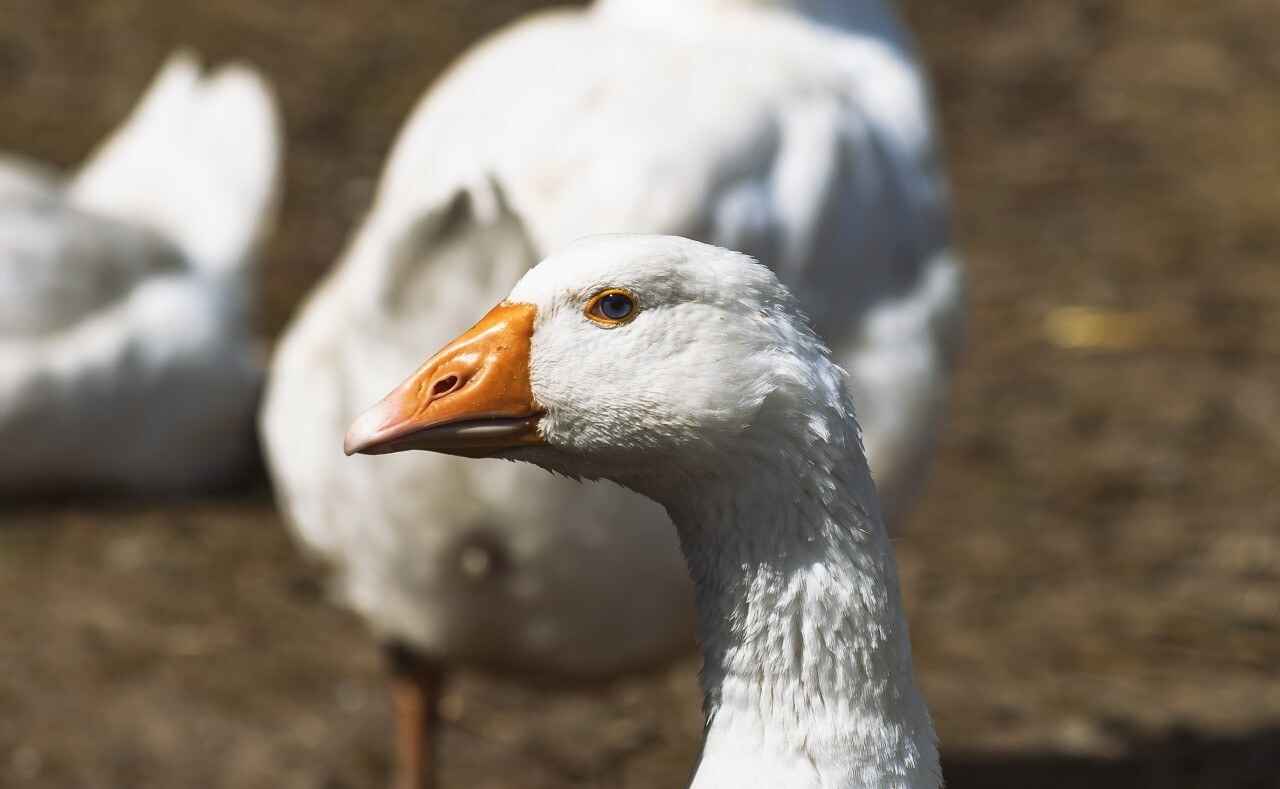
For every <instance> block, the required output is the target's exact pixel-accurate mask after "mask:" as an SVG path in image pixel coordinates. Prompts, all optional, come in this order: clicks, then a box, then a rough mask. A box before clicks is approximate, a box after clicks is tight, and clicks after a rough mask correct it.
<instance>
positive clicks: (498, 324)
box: [343, 302, 543, 457]
mask: <svg viewBox="0 0 1280 789" xmlns="http://www.w3.org/2000/svg"><path fill="white" fill-rule="evenodd" d="M536 314H537V310H536V309H535V308H534V306H533V305H532V304H511V303H508V302H503V303H501V304H499V305H498V306H496V307H494V308H493V309H492V310H490V311H489V314H488V315H485V316H484V317H483V318H481V319H480V322H479V323H477V324H476V325H475V326H473V327H471V329H470V330H469V331H467V332H466V333H465V334H463V335H462V336H461V337H459V338H458V339H456V340H454V341H453V342H451V343H449V344H448V345H447V346H445V348H444V349H443V350H441V351H440V352H439V353H437V354H436V355H435V356H433V357H431V359H429V360H428V361H427V363H426V364H424V365H422V366H421V367H419V368H418V371H417V372H415V373H414V374H413V375H411V376H409V379H408V380H406V381H405V382H404V383H402V384H400V386H398V387H396V388H395V390H393V391H392V392H391V394H389V395H387V396H386V397H384V398H382V400H381V401H380V402H378V403H377V404H376V405H374V406H373V407H372V408H370V409H369V410H368V411H365V412H364V413H363V414H361V415H360V417H359V418H357V419H356V421H355V422H353V423H352V424H351V427H350V429H348V430H347V438H346V441H345V442H344V445H343V448H344V449H345V450H346V453H347V454H348V455H354V454H356V453H357V452H358V453H360V454H364V455H381V454H385V453H388V452H402V451H404V450H407V449H428V450H431V451H433V452H443V453H445V454H449V455H463V456H466V457H486V456H489V455H493V454H495V453H497V452H499V451H501V450H504V449H512V448H515V447H521V446H529V445H533V444H541V443H543V441H542V437H541V436H539V435H538V419H539V417H541V416H542V408H541V407H540V406H539V405H538V403H537V402H536V401H535V400H534V399H533V391H532V389H531V388H530V385H529V346H530V340H531V338H532V336H533V319H534V316H535V315H536Z"/></svg>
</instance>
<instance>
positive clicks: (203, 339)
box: [0, 54, 281, 494]
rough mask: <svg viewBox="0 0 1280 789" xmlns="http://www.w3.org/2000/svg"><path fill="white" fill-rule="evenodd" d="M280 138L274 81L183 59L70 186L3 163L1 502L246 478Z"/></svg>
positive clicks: (172, 63) (31, 168)
mask: <svg viewBox="0 0 1280 789" xmlns="http://www.w3.org/2000/svg"><path fill="white" fill-rule="evenodd" d="M280 145H281V143H280V132H279V124H278V121H277V117H276V111H275V105H274V102H273V100H272V97H271V93H270V91H269V89H268V88H267V86H266V84H265V83H264V82H263V80H262V78H261V77H259V76H258V75H257V74H256V73H255V72H253V71H251V70H249V69H247V68H245V67H241V66H231V67H226V68H223V69H221V70H219V71H217V72H215V73H213V74H211V75H208V76H202V75H201V74H200V68H199V65H198V64H197V62H196V61H195V59H194V57H193V56H191V55H189V54H178V55H175V56H173V57H172V58H170V60H169V61H168V62H167V63H166V64H165V66H164V68H163V69H162V70H161V72H160V74H159V75H158V76H157V77H156V78H155V80H154V81H153V83H152V84H151V86H150V88H149V89H148V90H147V92H146V95H145V96H144V97H143V99H142V100H141V101H140V102H139V104H138V106H137V107H136V108H135V109H134V110H133V113H132V114H131V116H130V117H129V119H128V120H127V121H125V123H124V124H123V125H122V126H121V127H120V128H119V129H117V130H116V131H115V133H114V134H113V135H112V136H111V137H109V138H108V139H107V140H106V142H104V143H103V144H102V145H101V146H100V147H99V148H98V150H97V151H96V152H95V153H94V154H93V156H91V157H90V159H89V160H88V162H87V163H86V164H85V165H84V166H83V167H82V168H81V169H80V170H79V171H77V172H76V173H74V174H72V175H71V176H70V177H69V178H67V179H66V180H62V179H59V178H57V177H55V176H53V175H51V174H50V173H48V172H45V171H43V170H41V169H40V168H39V167H38V166H37V165H32V164H29V163H26V162H23V161H21V160H16V159H0V492H8V493H19V494H23V493H30V492H33V491H39V490H49V489H55V488H56V489H63V488H69V487H93V488H117V489H132V490H146V491H176V490H190V489H193V488H204V487H209V486H213V485H220V484H224V483H226V482H228V481H230V480H231V479H232V478H234V477H235V476H237V475H239V474H243V473H244V470H245V467H246V465H248V464H251V463H252V459H253V453H254V452H255V446H256V444H255V441H254V437H253V430H252V425H253V413H254V409H255V406H256V403H257V397H258V391H259V388H260V386H261V374H260V372H259V369H258V365H257V364H256V362H255V359H254V355H253V353H252V349H251V339H252V338H251V325H250V323H251V321H250V315H249V299H250V296H251V294H250V283H249V276H250V272H249V270H248V269H249V263H250V260H251V257H252V254H251V253H252V252H253V248H254V246H255V242H256V241H257V239H258V237H259V235H260V234H261V233H262V231H263V229H264V226H265V224H266V223H267V221H268V219H269V218H270V216H271V214H272V208H273V206H274V203H275V198H276V191H277V186H278V175H279V158H280Z"/></svg>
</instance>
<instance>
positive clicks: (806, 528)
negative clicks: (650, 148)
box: [346, 235, 941, 789]
mask: <svg viewBox="0 0 1280 789" xmlns="http://www.w3.org/2000/svg"><path fill="white" fill-rule="evenodd" d="M409 449H427V450H433V451H435V452H441V453H447V454H452V455H462V456H465V457H498V458H506V459H509V460H524V461H529V462H531V463H534V464H536V465H539V466H542V467H544V468H546V469H549V470H551V471H555V472H558V473H560V474H563V475H566V476H569V477H575V478H590V479H599V478H603V479H610V480H613V481H614V482H617V483H619V484H621V485H624V486H626V487H628V488H630V489H631V490H634V491H636V492H638V493H641V494H643V495H645V496H647V497H649V498H652V499H653V500H654V501H657V502H658V503H660V504H661V505H662V506H663V507H665V508H666V511H667V513H668V514H669V515H670V516H671V520H672V521H673V522H674V523H675V526H676V531H677V533H678V534H679V537H680V543H681V546H682V547H683V549H684V554H685V557H686V558H687V561H688V566H689V572H690V574H691V576H692V578H693V582H694V586H695V600H696V606H697V610H698V618H699V623H700V626H699V631H698V641H699V643H700V645H701V647H702V649H703V652H704V654H705V658H706V663H705V667H704V669H703V672H702V682H703V686H704V690H705V693H706V701H705V705H704V708H705V714H706V719H707V725H706V733H705V736H704V741H703V747H702V753H701V756H700V758H699V762H698V766H697V768H696V770H695V773H694V776H693V778H692V782H691V786H692V787H693V789H730V788H732V789H751V788H752V787H759V788H761V789H764V788H765V787H768V788H769V789H777V787H788V789H805V788H806V787H811V788H812V789H818V787H822V788H823V789H838V788H840V787H848V788H849V789H853V788H854V787H857V788H858V789H865V788H866V787H884V789H888V788H889V787H896V788H897V789H924V788H925V787H933V788H935V789H936V787H938V786H939V785H940V784H941V773H940V768H939V765H938V756H937V747H936V741H935V736H934V732H933V727H932V725H931V723H930V721H929V715H928V711H927V710H926V708H925V704H924V700H923V698H922V697H921V694H920V691H919V689H918V688H917V686H916V682H915V677H914V669H913V667H912V663H911V646H910V642H909V639H908V635H907V622H906V618H905V616H904V614H903V609H902V601H901V597H900V595H899V591H898V580H897V575H896V570H895V567H894V560H893V553H892V550H891V548H890V544H889V539H888V535H887V534H886V532H885V528H884V526H883V524H882V522H881V518H880V511H879V506H878V503H877V500H876V493H875V488H874V486H873V485H872V481H871V475H870V473H869V471H868V467H867V463H866V460H865V459H864V457H863V453H862V447H861V440H860V436H859V428H858V424H857V422H856V420H855V419H854V409H853V404H852V401H851V400H850V398H849V395H848V393H847V391H846V389H845V381H844V375H843V374H842V372H841V370H840V368H838V367H837V366H836V365H835V364H834V363H833V362H832V361H831V358H830V355H829V353H828V351H827V349H826V348H825V347H824V346H823V345H822V342H821V340H819V339H818V337H817V335H816V334H814V332H813V331H812V330H811V329H810V328H809V327H808V324H807V322H806V319H805V317H804V315H803V314H801V312H800V309H799V307H798V306H797V304H796V302H795V301H794V300H793V299H792V297H791V295H790V294H789V293H788V291H787V290H786V289H785V288H784V287H783V286H782V285H781V284H780V283H779V282H778V280H777V278H776V277H774V276H773V274H772V273H770V272H769V270H768V269H766V268H765V267H763V266H761V265H758V264H756V263H754V262H753V261H752V260H751V259H750V258H747V257H746V256H743V255H740V254H737V253H733V252H729V251H727V250H724V249H718V248H715V247H710V246H707V245H704V244H700V243H697V242H693V241H688V240H686V239H682V238H672V237H659V236H637V235H611V236H595V237H588V238H585V239H582V240H579V241H577V242H575V243H573V244H571V245H569V246H568V247H567V248H566V249H564V250H563V251H561V252H559V253H557V254H555V255H553V256H552V257H550V258H548V259H547V260H545V261H543V262H542V263H541V264H540V265H538V266H537V267H536V268H534V269H533V270H531V271H530V272H529V273H528V274H526V275H525V276H524V278H523V279H521V280H520V282H519V283H518V284H517V285H516V286H515V288H514V289H513V290H512V291H511V293H510V295H509V296H508V297H507V298H506V299H505V300H504V301H502V302H501V303H500V304H499V305H498V306H496V307H494V308H493V310H492V311H490V312H489V314H488V315H486V316H485V317H484V318H483V319H481V321H480V322H479V323H478V324H476V325H475V326H474V327H473V328H472V329H471V330H470V331H467V332H466V333H464V334H463V335H462V336H460V337H459V338H458V339H457V340H455V341H454V342H452V343H451V344H449V345H448V346H446V347H445V348H444V349H443V350H442V351H440V352H439V353H437V354H436V355H435V356H434V357H432V358H431V359H430V360H429V361H427V362H426V363H425V364H424V365H422V367H420V368H419V369H418V371H417V372H416V373H414V374H413V375H412V376H410V378H409V379H408V380H406V381H405V382H404V383H403V384H401V385H400V386H399V387H398V388H396V389H395V390H394V391H392V392H391V394H389V395H387V396H386V398H385V399H383V400H382V401H381V402H379V403H378V404H377V405H375V406H374V407H372V408H371V409H369V410H368V411H367V412H366V413H365V414H363V415H362V416H360V417H359V418H358V419H357V420H356V421H355V423H354V424H352V426H351V429H350V431H349V432H348V434H347V437H346V451H347V453H348V454H351V453H356V452H361V453H366V454H379V453H386V452H399V451H402V450H409ZM492 465H493V464H492V463H489V464H484V465H483V466H482V465H477V468H482V469H484V468H485V466H492ZM604 515H605V518H606V520H607V519H608V513H605V514H604ZM635 593H636V594H640V595H642V594H644V593H645V590H644V589H643V588H642V587H641V588H637V589H636V590H635Z"/></svg>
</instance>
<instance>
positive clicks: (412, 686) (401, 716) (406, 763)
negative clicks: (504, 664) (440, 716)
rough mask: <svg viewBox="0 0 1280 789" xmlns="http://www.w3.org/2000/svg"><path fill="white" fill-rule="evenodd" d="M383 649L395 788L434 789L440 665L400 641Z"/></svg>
mask: <svg viewBox="0 0 1280 789" xmlns="http://www.w3.org/2000/svg"><path fill="white" fill-rule="evenodd" d="M384 652H385V654H386V658H387V665H388V669H389V670H390V673H391V693H392V701H393V703H394V705H395V715H396V778H395V784H394V786H395V789H434V787H435V785H436V780H435V778H436V765H435V736H436V699H437V697H438V695H439V693H440V667H439V666H438V665H436V664H435V663H433V662H431V661H430V660H428V659H426V658H424V657H423V656H422V655H419V654H417V653H415V652H414V651H413V650H412V649H410V648H409V647H406V646H404V645H403V644H389V645H387V646H386V647H384Z"/></svg>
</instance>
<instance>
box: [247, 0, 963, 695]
mask: <svg viewBox="0 0 1280 789" xmlns="http://www.w3.org/2000/svg"><path fill="white" fill-rule="evenodd" d="M617 231H627V232H646V233H666V234H679V235H684V236H689V237H695V238H698V239H701V240H704V241H709V242H712V243H716V244H720V245H723V246H727V247H732V248H735V249H740V250H742V251H744V252H746V253H749V254H752V255H754V256H755V257H757V258H759V259H760V260H762V261H764V262H766V263H767V264H768V265H770V266H771V267H772V268H774V269H775V270H776V271H777V272H778V273H779V275H780V276H781V277H782V279H783V281H784V282H786V283H787V284H788V285H789V286H790V287H792V288H793V289H794V290H795V291H796V293H797V295H798V296H799V297H800V298H801V301H802V303H805V304H806V307H807V308H808V309H809V310H810V313H811V315H812V316H813V318H814V320H815V323H816V325H817V326H818V327H819V329H820V331H821V332H822V333H823V336H824V337H825V338H826V339H827V340H828V341H829V342H830V343H831V344H832V346H833V347H834V348H835V349H836V351H837V354H836V355H837V361H838V362H839V363H840V364H841V365H843V366H844V367H845V368H846V369H849V370H850V371H851V372H852V373H853V374H854V379H855V380H856V381H857V382H858V383H857V387H856V391H855V395H856V396H857V397H858V398H859V400H860V403H859V405H860V408H861V409H863V410H864V411H865V412H866V424H867V425H868V428H867V434H866V439H867V444H868V449H869V452H870V455H871V457H872V464H873V468H874V469H875V470H876V471H877V473H878V474H879V477H878V483H879V484H880V486H881V488H882V494H883V498H884V500H885V501H886V502H888V503H889V506H890V508H891V511H892V512H893V513H895V514H897V513H901V512H902V511H903V510H904V509H905V505H906V504H907V502H908V501H909V500H910V498H911V495H912V494H913V493H914V490H915V487H916V485H917V484H918V481H919V480H920V478H921V477H922V476H923V467H924V466H925V465H926V463H927V458H928V456H929V453H930V451H931V449H932V447H933V444H934V441H935V439H936V434H937V429H938V426H939V423H940V420H941V414H942V406H943V402H944V398H945V390H946V382H947V377H948V373H949V369H950V366H951V361H952V359H953V356H954V351H955V346H956V344H957V338H958V336H959V330H958V324H959V316H960V311H961V310H960V300H961V290H962V288H961V285H960V271H959V264H958V261H957V259H956V257H955V255H954V254H953V251H952V247H951V238H950V231H949V228H948V218H947V200H946V193H945V184H944V182H943V178H942V175H941V173H940V171H939V165H938V161H937V151H936V148H935V142H934V134H933V128H932V118H931V114H930V107H929V96H928V91H927V88H926V85H925V82H924V78H923V76H922V74H921V71H920V67H919V65H918V63H917V61H916V59H915V56H914V54H913V52H912V50H911V46H910V43H909V41H908V40H907V36H906V34H905V32H904V31H903V28H902V26H901V25H900V23H899V22H898V20H897V17H896V15H895V14H894V13H893V11H892V9H890V8H888V7H887V6H885V5H884V4H882V3H881V2H879V0H844V1H843V2H810V3H784V2H747V1H746V0H742V1H740V2H734V1H732V0H720V1H719V2H716V1H715V0H687V2H683V1H682V2H670V1H667V0H602V2H599V3H597V4H596V5H595V6H593V7H591V8H589V9H586V10H562V11H552V12H546V13H541V14H537V15H533V16H530V17H528V18H526V19H524V20H522V21H520V22H518V23H516V24H515V25H513V26H511V27H509V28H507V29H506V30H504V31H502V32H499V33H497V34H496V35H494V36H492V37H490V38H489V39H487V40H486V41H484V42H482V43H480V44H479V45H477V46H476V47H475V48H473V50H472V51H471V52H469V53H467V54H466V55H465V56H464V57H463V58H461V60H460V61H459V62H458V63H457V64H455V65H454V66H453V67H452V68H451V69H450V71H449V72H448V73H447V74H446V75H445V76H444V77H442V78H441V80H440V81H439V82H438V83H437V84H436V85H435V86H434V87H433V88H432V89H431V90H430V91H429V92H428V93H427V95H426V96H425V97H424V99H423V100H422V102H421V103H420V104H419V106H418V107H417V108H416V110H415V111H414V112H413V113H412V115H411V117H410V118H409V120H408V121H407V123H406V124H405V126H404V128H403V130H402V131H401V133H400V136H399V139H398V141H397V143H396V145H395V146H394V149H393V150H392V152H391V154H390V156H389V158H388V162H387V165H386V168H385V170H384V172H383V175H382V178H381V181H380V184H379V188H378V191H377V195H376V198H375V201H374V204H373V206H372V208H371V210H370V212H369V214H368V216H367V218H366V219H365V221H364V223H363V225H362V226H361V228H360V229H359V231H358V232H357V233H356V234H355V236H354V237H353V239H352V240H351V243H350V245H349V247H348V248H347V250H346V252H345V253H344V255H343V257H342V259H341V260H340V261H339V263H338V264H337V266H336V267H335V269H334V270H333V272H331V274H330V275H329V276H328V277H327V278H326V280H325V281H324V282H323V283H322V284H321V285H320V286H319V287H318V288H317V289H316V291H315V293H314V294H312V296H311V298H310V299H309V300H308V302H307V303H306V304H305V306H304V307H303V309H302V310H301V311H300V313H299V315H298V316H297V318H296V319H295V320H294V322H293V323H292V325H291V326H290V327H289V328H288V329H287V330H286V333H285V335H284V337H283V338H282V340H281V343H280V345H279V347H278V351H277V354H276V357H275V360H274V362H273V368H272V373H271V377H270V380H269V383H268V389H267V395H266V401H265V406H264V410H263V415H262V431H263V435H264V440H265V443H266V447H267V450H268V457H269V461H270V466H271V470H272V474H273V477H274V479H275V482H276V486H277V491H278V494H279V497H280V500H281V504H282V507H283V509H284V511H285V513H286V515H287V516H288V517H287V519H288V520H289V521H290V523H291V525H292V528H293V529H294V531H295V533H296V535H297V536H298V538H299V540H300V541H301V542H302V543H303V544H304V545H305V546H307V547H308V548H309V549H311V550H312V551H314V552H316V553H318V554H319V555H320V556H322V557H324V558H325V559H327V560H328V561H329V562H330V563H331V564H332V565H333V566H334V567H335V569H336V570H337V574H336V578H337V583H338V586H339V589H340V593H341V596H342V597H343V598H344V599H345V600H346V602H347V603H348V604H349V605H351V606H352V607H353V608H354V609H355V610H356V611H358V612H359V613H360V614H361V615H362V616H363V617H364V618H365V619H366V621H367V622H368V623H369V624H370V626H371V628H372V629H373V630H374V632H375V633H376V634H377V635H378V637H379V638H380V639H382V640H383V641H386V642H392V643H398V644H402V645H405V646H407V647H408V648H409V649H410V650H411V651H413V652H415V653H417V654H418V655H419V656H421V657H423V658H424V659H425V660H427V661H428V662H431V663H435V664H447V663H470V664H473V665H476V664H478V665H482V666H490V667H495V666H496V667H500V668H511V669H519V670H521V671H526V672H538V673H552V674H561V675H571V676H575V677H590V676H604V675H610V674H613V673H616V672H619V671H622V670H626V669H629V668H631V667H635V666H642V665H645V664H649V663H653V662H654V661H657V660H660V659H663V658H666V657H669V656H671V655H672V654H674V653H676V652H677V651H678V650H681V649H684V648H686V647H687V645H688V644H689V642H690V634H691V632H692V630H693V616H692V607H691V606H690V604H689V597H690V587H689V582H688V579H687V574H686V571H685V568H684V565H683V562H682V560H681V558H680V552H679V550H678V545H677V541H676V539H675V538H674V535H673V533H672V532H671V530H670V529H669V528H666V526H665V521H666V517H665V515H664V514H663V512H662V510H661V508H660V507H658V506H656V505H655V504H653V503H652V502H650V501H648V500H646V499H645V498H643V497H641V496H638V495H636V494H634V493H632V492H630V491H627V490H624V489H622V488H620V487H618V486H615V485H612V484H602V485H599V486H592V487H589V488H584V487H582V486H578V485H576V484H574V483H573V482H571V481H569V480H564V479H559V478H548V477H547V476H546V475H542V474H539V473H538V472H537V470H536V469H530V468H526V467H522V466H520V465H499V464H483V466H476V465H474V464H468V463H465V462H462V461H459V460H457V459H454V458H448V457H441V456H435V455H428V454H422V453H416V454H413V455H406V456H399V457H394V458H385V459H380V460H379V461H378V462H377V463H372V462H368V461H364V460H355V461H346V460H344V459H343V458H341V457H340V454H339V452H338V444H339V439H340V437H341V435H342V433H343V431H344V430H345V428H346V426H347V424H348V423H349V422H350V420H351V419H352V418H354V417H355V416H356V414H357V413H359V411H360V410H361V409H362V408H363V407H364V406H365V405H366V404H367V403H368V402H370V401H371V400H372V399H374V398H376V397H377V396H379V395H380V394H381V393H382V392H384V391H385V390H386V389H388V388H389V387H391V386H392V385H394V384H395V383H396V382H397V381H398V380H400V378H401V377H402V376H403V373H404V370H405V369H406V366H408V365H412V364H415V363H417V361H419V360H420V359H421V354H422V352H423V351H424V350H426V349H429V348H431V347H435V346H436V345H438V344H440V343H443V342H445V341H446V340H448V339H449V338H450V337H452V336H454V335H456V334H457V333H458V332H460V331H462V330H463V329H465V328H466V327H467V326H468V325H470V323H471V322H472V321H473V320H474V311H475V309H476V308H478V307H481V306H482V305H486V304H491V303H493V302H494V301H496V300H497V299H499V298H501V297H502V295H503V294H504V293H505V292H506V288H507V286H508V285H509V283H510V282H511V281H513V280H514V279H515V278H516V277H518V276H519V275H520V274H521V273H522V272H523V271H525V270H527V269H528V268H529V267H531V266H532V265H533V264H535V263H536V262H537V261H538V260H539V259H541V258H542V257H545V256H546V255H547V254H548V253H549V252H550V251H552V250H554V249H556V248H558V247H560V246H562V245H564V244H565V243H567V242H568V241H570V240H572V239H574V238H576V237H578V236H580V235H584V234H589V233H602V232H617ZM637 588H644V589H646V594H644V595H637V594H635V592H634V590H635V589H637Z"/></svg>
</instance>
